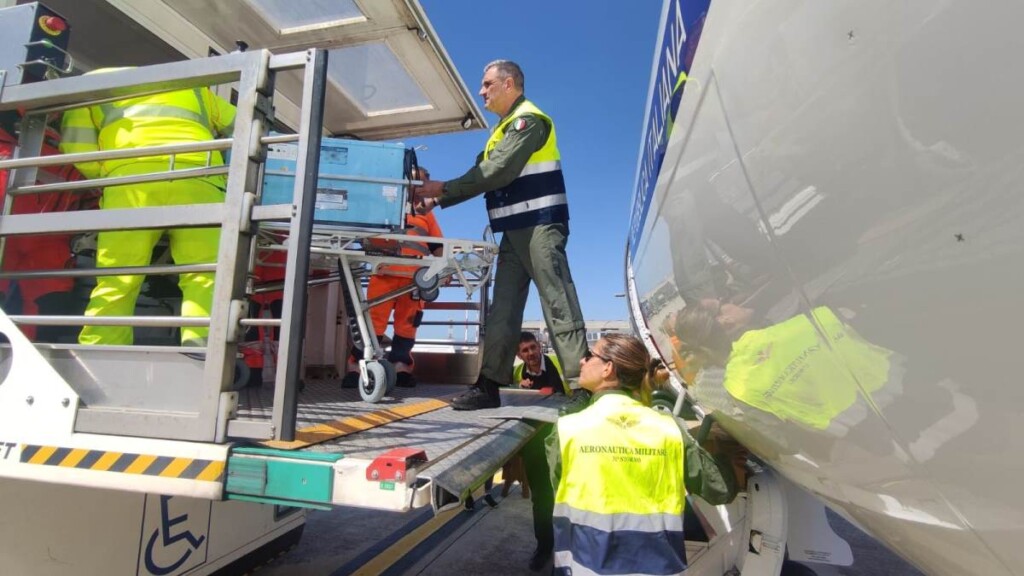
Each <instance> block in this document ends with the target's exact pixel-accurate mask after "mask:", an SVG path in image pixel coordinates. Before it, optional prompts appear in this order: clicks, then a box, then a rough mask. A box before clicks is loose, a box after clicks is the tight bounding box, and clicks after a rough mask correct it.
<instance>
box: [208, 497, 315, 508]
mask: <svg viewBox="0 0 1024 576" xmlns="http://www.w3.org/2000/svg"><path fill="white" fill-rule="evenodd" d="M227 498H228V500H240V501H242V502H258V503H260V504H279V505H281V506H295V507H297V508H312V509H314V510H331V509H332V508H331V506H329V505H327V504H315V503H313V502H294V501H292V500H282V499H280V498H262V497H259V496H246V495H245V494H228V495H227Z"/></svg>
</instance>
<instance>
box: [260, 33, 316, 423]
mask: <svg viewBox="0 0 1024 576" xmlns="http://www.w3.org/2000/svg"><path fill="white" fill-rule="evenodd" d="M326 89H327V52H326V51H325V50H319V49H313V50H309V51H307V52H306V69H305V75H304V77H303V83H302V107H301V110H302V119H301V121H300V125H299V146H298V152H297V159H296V166H295V188H294V196H293V199H292V203H293V204H294V205H295V206H296V207H297V208H298V217H293V218H292V219H291V222H290V224H289V231H288V238H289V244H288V252H287V257H286V265H285V278H284V295H283V300H284V301H283V303H282V310H284V311H285V313H286V314H288V321H287V322H282V326H281V336H280V347H279V348H278V352H277V353H278V363H277V373H276V375H275V380H274V382H275V388H274V411H273V415H272V422H273V427H274V438H275V439H277V440H283V441H292V440H294V439H295V422H296V419H297V414H298V395H299V392H298V390H299V379H300V377H301V374H300V369H301V367H302V338H303V335H304V334H305V331H306V330H305V328H306V296H307V290H306V279H307V278H308V276H309V249H310V245H311V244H312V239H313V211H314V208H315V204H316V185H317V176H318V174H319V172H320V136H321V133H322V132H323V115H324V99H325V96H326Z"/></svg>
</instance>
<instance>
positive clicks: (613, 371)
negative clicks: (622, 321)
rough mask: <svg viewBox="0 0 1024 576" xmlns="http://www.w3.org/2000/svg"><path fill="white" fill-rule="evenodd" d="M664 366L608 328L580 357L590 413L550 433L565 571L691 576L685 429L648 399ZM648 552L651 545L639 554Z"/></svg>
mask: <svg viewBox="0 0 1024 576" xmlns="http://www.w3.org/2000/svg"><path fill="white" fill-rule="evenodd" d="M660 367H661V361H660V360H652V359H651V357H650V355H649V354H648V352H647V348H646V347H645V346H644V344H643V343H642V342H641V341H640V340H639V339H637V338H635V337H633V336H627V335H624V334H609V335H607V336H605V337H604V338H602V339H601V340H599V341H598V342H597V343H596V344H595V345H594V347H593V348H592V349H590V350H588V351H587V353H586V355H584V357H583V360H581V361H580V386H582V387H583V388H585V389H587V390H589V391H590V392H592V393H593V394H594V396H593V400H592V401H591V404H590V406H589V407H587V408H586V409H585V410H583V411H582V412H579V413H577V414H572V415H568V416H562V417H561V418H559V419H558V423H557V425H556V427H555V431H554V433H552V435H551V436H549V437H548V440H547V447H548V458H549V460H550V467H551V476H552V485H554V486H556V487H557V488H556V491H555V514H554V528H555V551H554V565H555V573H556V574H572V573H577V574H682V573H683V571H684V570H685V569H686V553H685V547H684V541H683V508H684V506H685V502H686V486H685V479H684V466H685V464H686V463H684V452H685V449H684V444H683V435H682V432H681V430H680V429H679V427H678V425H677V424H676V422H675V420H674V418H673V417H671V416H669V415H665V414H661V413H659V412H656V411H654V410H652V409H651V408H649V407H647V406H646V405H645V403H646V401H647V400H648V399H649V397H650V393H651V389H652V385H653V380H654V378H655V374H656V372H657V370H658V369H659V368H660ZM638 551H642V553H638Z"/></svg>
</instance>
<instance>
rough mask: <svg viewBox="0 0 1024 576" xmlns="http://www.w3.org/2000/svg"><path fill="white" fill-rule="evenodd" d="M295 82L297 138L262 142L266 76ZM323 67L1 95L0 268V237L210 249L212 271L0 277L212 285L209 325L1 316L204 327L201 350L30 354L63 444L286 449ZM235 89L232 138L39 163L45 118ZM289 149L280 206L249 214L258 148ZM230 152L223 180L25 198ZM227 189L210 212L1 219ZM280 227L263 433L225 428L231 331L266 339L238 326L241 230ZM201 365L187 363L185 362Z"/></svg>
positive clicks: (173, 319) (233, 69) (155, 176)
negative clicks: (199, 243)
mask: <svg viewBox="0 0 1024 576" xmlns="http://www.w3.org/2000/svg"><path fill="white" fill-rule="evenodd" d="M294 69H302V70H303V91H302V101H301V110H302V115H301V124H300V126H299V130H298V134H297V135H288V136H267V134H268V132H269V129H270V124H271V122H272V120H273V118H272V115H273V96H274V80H275V77H276V74H277V73H278V72H281V71H284V70H294ZM326 73H327V53H326V51H323V50H308V51H305V52H298V53H294V54H285V55H272V54H271V53H270V52H269V51H266V50H259V51H251V52H245V53H236V54H229V55H226V56H218V57H213V58H206V59H200V60H191V61H187V62H175V63H171V64H161V65H155V66H146V67H140V68H135V69H132V70H124V71H113V72H109V73H106V74H97V75H86V76H79V77H74V78H63V79H58V80H50V81H46V82H40V83H36V84H25V85H19V86H11V87H7V88H6V89H5V90H4V91H3V92H2V94H0V111H4V110H23V111H24V114H25V115H24V118H23V121H22V124H21V130H20V133H19V141H18V147H17V149H16V153H15V157H14V158H13V159H11V160H6V161H0V170H10V177H9V179H8V182H9V188H8V190H7V194H6V196H5V199H4V202H3V209H2V212H0V215H2V218H0V254H2V248H3V246H2V244H3V242H4V239H5V238H6V237H9V236H15V235H26V234H53V233H77V232H97V231H110V230H136V229H168V228H179V227H202V226H215V227H218V228H220V231H221V232H220V242H219V246H218V253H217V261H216V263H215V264H192V265H176V266H170V265H156V266H145V267H118V268H103V269H94V270H87V269H78V270H42V271H38V270H37V271H32V272H4V273H0V278H9V279H36V278H43V277H62V276H63V277H74V278H79V277H83V276H100V275H104V276H106V275H111V273H114V274H136V273H137V274H146V275H173V274H183V273H195V272H207V273H208V272H214V273H215V277H216V282H215V283H214V288H213V290H214V295H213V306H212V309H211V312H210V316H209V317H184V316H167V317H152V316H130V317H116V316H111V317H87V316H84V315H83V316H49V317H44V316H32V317H28V316H12V317H11V318H12V319H13V320H15V321H16V322H19V323H25V324H28V323H31V324H38V325H87V324H88V325H105V326H125V325H132V326H168V327H186V326H203V327H209V336H208V339H207V345H206V347H205V349H187V348H177V347H170V348H167V349H158V348H154V347H126V346H82V345H60V344H54V345H43V344H40V345H37V349H39V350H40V352H42V353H43V354H44V355H46V356H47V357H48V359H49V360H50V362H51V364H52V365H54V367H55V368H57V369H58V372H60V373H61V374H62V375H64V377H65V379H66V380H68V382H69V384H71V385H72V386H73V387H75V389H76V392H78V393H79V394H80V396H81V398H82V401H83V405H82V406H80V407H79V410H78V414H77V418H76V424H75V430H76V431H78V432H91V433H105V434H122V435H130V436H141V437H151V438H167V439H175V440H195V441H214V442H223V441H224V440H225V439H226V438H227V437H229V436H231V437H245V438H277V439H283V440H290V439H292V438H293V436H294V429H295V415H296V398H297V394H298V382H299V370H300V362H301V358H300V356H301V351H300V349H299V346H300V343H301V339H302V335H303V332H304V321H305V313H304V311H305V305H306V279H307V276H308V271H309V250H308V247H309V245H310V239H311V236H310V235H311V230H312V221H313V209H314V194H315V186H316V175H317V164H318V161H319V154H318V153H317V152H318V150H319V147H320V135H321V132H322V120H323V108H324V94H325V87H326V81H327V80H326V78H327V74H326ZM230 82H237V83H238V84H237V86H238V101H237V115H236V119H235V130H234V134H233V136H232V138H224V139H217V140H211V141H207V142H201V143H188V144H174V145H166V146H151V147H146V148H135V149H130V150H114V151H102V152H89V153H82V154H66V155H59V156H45V157H44V156H41V155H40V154H41V151H42V144H43V134H44V131H45V123H46V114H48V113H51V112H58V111H63V110H69V109H74V108H80V107H84V106H91V105H95V104H99V103H104V102H112V101H118V100H122V99H125V98H129V97H135V96H141V95H147V94H154V93H160V92H167V91H172V90H181V89H189V88H196V87H202V86H209V85H213V84H222V83H230ZM296 140H297V141H298V155H297V164H296V165H297V168H298V170H297V173H296V174H295V189H294V196H293V205H294V206H295V207H296V211H295V214H294V215H293V213H292V212H293V210H292V205H279V206H259V205H258V195H259V191H260V175H261V171H262V162H263V159H264V158H265V150H266V145H267V144H269V143H275V142H285V141H296ZM228 149H230V151H231V159H230V162H229V163H228V164H226V165H224V166H204V167H200V168H186V169H182V170H175V169H174V166H173V160H172V161H171V162H172V163H171V164H170V165H169V169H168V170H165V171H161V172H156V173H151V174H143V175H133V176H120V177H110V178H98V179H93V180H86V181H80V182H54V183H45V184H37V183H36V182H37V181H38V180H39V174H38V170H39V168H43V167H48V166H56V165H62V164H71V163H80V162H95V161H105V160H112V159H124V158H135V157H147V156H167V155H170V156H171V157H172V158H173V155H175V154H182V153H195V152H207V154H208V155H210V154H212V153H213V152H214V151H219V150H228ZM224 174H226V175H227V187H226V190H225V197H224V203H223V204H202V205H179V206H162V207H147V208H136V209H121V210H92V211H81V212H73V213H47V214H12V208H13V204H14V200H15V198H16V197H18V196H23V195H28V194H41V193H47V192H57V191H60V192H78V191H84V190H90V189H95V188H100V187H107V186H117V185H126V184H138V183H146V182H159V181H169V180H177V179H183V178H199V177H208V176H213V175H224ZM267 220H278V221H283V222H286V223H287V227H288V234H289V237H290V238H291V240H292V241H291V242H290V244H289V247H288V250H287V257H286V266H285V278H284V284H283V286H284V291H283V298H284V304H283V305H284V310H286V311H287V312H286V313H285V314H284V320H283V321H274V322H275V323H276V324H280V346H279V350H278V363H277V367H278V368H277V374H276V376H275V382H276V387H275V395H274V409H273V415H272V418H271V421H269V422H266V421H239V420H237V419H235V418H234V416H233V415H234V413H235V411H236V407H237V393H235V392H232V391H231V385H232V381H233V376H234V366H235V358H236V354H237V343H238V341H239V339H240V335H241V333H242V332H243V327H244V326H255V325H269V324H264V323H265V322H267V321H264V320H256V319H247V318H245V316H246V310H247V306H248V304H247V295H246V293H245V290H246V281H247V274H248V266H249V264H250V262H251V256H250V254H251V251H252V250H253V245H254V232H255V230H254V228H255V227H254V225H253V223H254V222H260V221H267ZM196 352H198V353H200V354H201V357H200V358H199V359H197V358H196V355H195V353H196Z"/></svg>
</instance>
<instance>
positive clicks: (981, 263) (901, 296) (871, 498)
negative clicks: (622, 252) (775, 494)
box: [627, 0, 1024, 575]
mask: <svg viewBox="0 0 1024 576" xmlns="http://www.w3.org/2000/svg"><path fill="white" fill-rule="evenodd" d="M1020 22H1024V4H1022V3H1020V2H1012V1H1000V2H992V3H987V4H985V5H984V6H981V5H978V4H977V3H974V2H968V1H966V0H941V1H935V2H923V1H918V2H898V3H893V2H883V1H879V0H872V1H852V0H837V1H833V2H818V1H809V0H803V1H801V0H777V1H762V2H746V1H741V0H713V1H710V0H667V1H666V2H665V7H664V9H663V20H662V28H661V35H660V38H659V41H658V44H657V54H656V56H655V59H654V66H653V71H652V81H651V88H650V96H649V101H648V108H647V113H646V122H645V128H644V139H643V143H642V148H641V155H640V159H639V162H638V169H637V184H636V189H635V192H634V194H635V196H634V205H633V215H632V222H631V228H630V237H629V243H628V252H627V268H628V270H629V276H630V278H631V281H632V283H633V284H632V285H631V286H630V293H631V295H633V300H634V301H633V303H632V304H633V306H632V307H633V310H634V311H635V312H636V318H635V320H636V321H637V324H638V325H639V328H640V329H641V331H642V332H647V333H649V335H650V338H651V344H652V345H653V346H654V347H656V348H657V350H658V351H659V352H660V354H661V356H662V357H663V358H664V359H665V360H666V361H668V363H670V365H671V366H672V367H673V368H674V371H675V374H677V375H678V377H679V380H680V381H681V382H684V383H685V386H686V388H687V393H688V395H689V396H690V397H691V398H692V399H693V400H694V401H695V402H696V403H698V404H699V406H701V407H702V408H703V409H704V410H705V411H706V412H708V413H712V414H715V416H716V418H717V420H718V421H719V422H720V423H721V424H722V426H723V427H724V428H726V429H727V430H728V432H729V433H730V434H732V435H733V436H734V437H735V438H736V439H738V440H739V441H740V442H741V443H743V444H744V445H745V446H747V447H748V448H749V449H750V450H751V451H752V452H753V453H754V454H755V455H756V456H757V458H758V459H760V460H761V461H763V462H764V463H766V464H767V465H768V466H770V467H771V468H773V469H774V470H776V471H777V472H778V473H779V474H781V475H782V476H784V477H785V478H787V479H788V480H790V481H792V482H793V483H795V484H797V485H799V486H801V487H803V488H804V489H806V490H807V491H809V492H810V493H812V494H814V495H816V496H817V497H818V498H819V499H821V500H822V501H824V502H825V503H827V504H828V505H829V506H830V507H831V508H833V509H834V510H836V511H837V512H839V513H840V514H842V515H843V516H845V517H846V518H848V519H850V520H851V521H853V522H854V523H856V524H857V525H858V526H860V527H862V528H863V529H865V530H866V531H868V532H869V533H870V534H872V535H873V536H875V537H876V538H878V539H879V540H881V541H882V542H884V543H885V544H886V545H888V546H889V547H890V548H892V549H893V550H894V551H896V552H897V553H899V554H900V555H902V556H903V557H905V558H906V559H908V560H909V561H911V562H912V563H914V564H915V565H917V566H918V567H920V568H921V569H922V570H924V571H925V572H927V573H929V574H957V575H959V574H985V575H1006V574H1024V546H1022V545H1021V542H1024V496H1022V495H1021V492H1020V491H1019V490H1018V488H1017V485H1016V484H1017V480H1018V477H1017V474H1018V473H1019V472H1020V471H1021V470H1024V466H1022V464H1021V462H1022V456H1024V381H1022V380H1024V379H1022V377H1021V372H1022V361H1021V358H1022V356H1024V352H1022V347H1024V338H1022V336H1021V329H1022V327H1024V304H1022V302H1021V298H1022V296H1021V295H1022V294H1024V105H1022V104H1021V95H1022V94H1024V65H1022V64H1021V62H1020V58H1021V55H1022V54H1024V35H1022V34H1021V33H1020V31H1019V30H1018V28H1019V25H1020ZM684 73H685V74H684ZM791 552H792V550H791Z"/></svg>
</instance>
